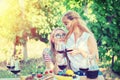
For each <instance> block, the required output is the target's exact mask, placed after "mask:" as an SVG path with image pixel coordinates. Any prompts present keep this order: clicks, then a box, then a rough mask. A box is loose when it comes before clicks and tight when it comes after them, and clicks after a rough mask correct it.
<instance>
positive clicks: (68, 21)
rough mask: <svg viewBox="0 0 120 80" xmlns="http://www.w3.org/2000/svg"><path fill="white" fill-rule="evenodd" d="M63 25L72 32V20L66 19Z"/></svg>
mask: <svg viewBox="0 0 120 80" xmlns="http://www.w3.org/2000/svg"><path fill="white" fill-rule="evenodd" d="M63 23H64V25H65V26H66V28H67V29H68V30H70V28H71V24H72V20H69V19H67V17H64V19H63Z"/></svg>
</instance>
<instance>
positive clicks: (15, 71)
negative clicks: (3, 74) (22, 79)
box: [10, 69, 21, 77]
mask: <svg viewBox="0 0 120 80" xmlns="http://www.w3.org/2000/svg"><path fill="white" fill-rule="evenodd" d="M10 71H11V72H12V73H13V74H14V75H15V77H17V75H18V73H19V72H20V71H21V70H20V69H18V70H15V69H12V70H10Z"/></svg>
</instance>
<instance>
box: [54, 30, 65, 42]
mask: <svg viewBox="0 0 120 80" xmlns="http://www.w3.org/2000/svg"><path fill="white" fill-rule="evenodd" d="M65 35H66V33H65V32H64V31H63V30H57V31H56V32H55V34H54V43H56V42H58V41H64V37H65Z"/></svg>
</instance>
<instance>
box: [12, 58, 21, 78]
mask: <svg viewBox="0 0 120 80" xmlns="http://www.w3.org/2000/svg"><path fill="white" fill-rule="evenodd" d="M14 64H15V68H14V69H11V70H10V71H11V72H12V73H13V74H14V75H15V77H17V76H18V73H19V72H20V71H21V70H20V64H19V60H17V59H16V60H15V61H14Z"/></svg>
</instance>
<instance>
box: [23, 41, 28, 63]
mask: <svg viewBox="0 0 120 80" xmlns="http://www.w3.org/2000/svg"><path fill="white" fill-rule="evenodd" d="M27 59H28V54H27V42H25V43H24V44H23V60H24V61H25V62H26V61H27Z"/></svg>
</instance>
